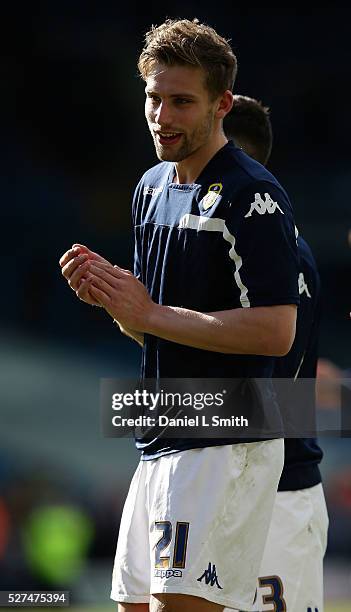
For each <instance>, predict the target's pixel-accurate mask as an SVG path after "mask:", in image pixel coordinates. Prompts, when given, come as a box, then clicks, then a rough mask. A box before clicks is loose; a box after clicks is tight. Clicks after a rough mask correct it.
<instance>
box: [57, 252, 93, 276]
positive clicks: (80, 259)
mask: <svg viewBox="0 0 351 612" xmlns="http://www.w3.org/2000/svg"><path fill="white" fill-rule="evenodd" d="M87 260H88V255H78V256H77V257H73V259H70V260H69V261H68V263H66V265H65V266H63V268H62V270H61V272H62V275H63V276H64V277H65V278H66V279H67V280H68V279H69V278H70V277H71V276H72V274H73V272H74V271H75V269H76V268H78V266H80V265H81V264H82V263H84V262H85V261H87Z"/></svg>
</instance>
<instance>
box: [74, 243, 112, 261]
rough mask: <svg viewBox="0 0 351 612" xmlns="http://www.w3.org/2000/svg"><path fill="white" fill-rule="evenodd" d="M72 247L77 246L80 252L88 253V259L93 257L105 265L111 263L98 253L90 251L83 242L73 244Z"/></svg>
mask: <svg viewBox="0 0 351 612" xmlns="http://www.w3.org/2000/svg"><path fill="white" fill-rule="evenodd" d="M73 247H75V248H76V247H79V249H80V251H81V252H83V253H86V254H87V255H89V259H93V260H94V261H101V262H104V263H105V264H107V265H111V264H110V262H109V261H108V260H107V259H105V257H102V256H101V255H99V253H95V252H94V251H91V250H90V249H88V247H87V246H85V244H74V245H73Z"/></svg>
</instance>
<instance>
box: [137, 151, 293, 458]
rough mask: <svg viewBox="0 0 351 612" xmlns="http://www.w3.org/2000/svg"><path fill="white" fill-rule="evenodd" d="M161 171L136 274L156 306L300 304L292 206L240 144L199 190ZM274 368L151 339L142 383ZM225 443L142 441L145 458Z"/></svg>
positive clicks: (254, 358)
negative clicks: (147, 380)
mask: <svg viewBox="0 0 351 612" xmlns="http://www.w3.org/2000/svg"><path fill="white" fill-rule="evenodd" d="M174 175H175V166H174V164H173V163H171V162H162V163H160V164H158V165H156V166H155V167H153V168H151V169H150V170H148V171H147V172H146V173H145V174H144V176H143V177H142V179H141V181H140V182H139V184H138V186H137V188H136V191H135V196H134V202H133V223H134V228H135V266H134V273H135V275H136V276H137V277H138V278H139V279H140V280H141V282H142V283H143V284H144V285H145V286H146V288H147V289H148V291H149V293H150V295H151V297H152V299H153V300H154V301H155V302H157V303H159V304H164V305H169V306H179V307H183V308H188V309H191V310H195V311H199V312H208V313H209V312H215V311H220V310H228V309H233V308H250V307H254V306H271V305H281V304H298V303H299V293H298V257H297V245H296V237H295V229H294V220H293V212H292V207H291V204H290V201H289V198H288V196H287V194H286V192H285V191H284V189H283V188H282V187H281V185H280V184H279V183H278V181H277V180H276V179H275V177H274V176H273V175H272V174H271V173H270V172H268V170H266V169H265V168H264V167H263V166H262V165H261V164H259V163H257V162H255V161H254V160H253V159H251V158H250V157H249V156H247V155H246V154H245V153H244V152H243V151H242V150H241V149H239V148H237V147H235V145H234V144H233V142H231V141H230V142H229V143H227V144H226V145H225V146H224V147H222V148H221V149H220V150H219V151H218V152H217V153H216V155H214V157H213V158H212V159H211V160H210V161H209V163H208V164H207V166H206V167H205V168H204V169H203V171H202V172H201V174H200V176H199V177H198V178H197V180H196V183H193V184H177V183H174V182H173V179H174ZM273 366H274V358H273V357H266V356H261V355H238V354H224V353H217V352H213V351H205V350H200V349H196V348H192V347H188V346H184V345H181V344H177V343H175V342H169V341H167V340H163V339H160V338H158V337H155V336H152V335H148V334H145V337H144V347H143V354H142V372H141V374H142V377H143V378H156V379H159V378H241V377H257V378H259V377H262V378H268V377H271V376H272V373H273ZM233 442H243V439H233V440H232V439H228V438H227V439H226V440H221V441H218V440H203V441H201V440H185V439H183V440H164V441H161V440H152V441H149V442H145V441H141V440H139V441H138V440H137V446H138V448H140V449H142V450H143V457H144V458H151V457H155V456H159V455H161V454H164V453H168V452H175V451H178V450H184V449H186V448H195V447H199V446H201V445H203V446H210V445H216V444H219V443H220V444H230V443H233Z"/></svg>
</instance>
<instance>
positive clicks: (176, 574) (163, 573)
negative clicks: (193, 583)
mask: <svg viewBox="0 0 351 612" xmlns="http://www.w3.org/2000/svg"><path fill="white" fill-rule="evenodd" d="M154 576H155V578H171V577H172V578H181V577H182V576H183V572H182V571H181V570H177V569H156V570H155V573H154Z"/></svg>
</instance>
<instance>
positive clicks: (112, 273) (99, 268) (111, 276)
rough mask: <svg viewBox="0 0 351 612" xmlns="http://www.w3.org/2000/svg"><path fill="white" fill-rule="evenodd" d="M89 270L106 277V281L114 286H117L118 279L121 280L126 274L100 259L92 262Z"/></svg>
mask: <svg viewBox="0 0 351 612" xmlns="http://www.w3.org/2000/svg"><path fill="white" fill-rule="evenodd" d="M89 270H90V271H91V272H92V273H93V274H96V275H97V276H99V277H100V278H103V279H105V281H106V282H107V283H110V284H111V286H112V287H114V286H115V282H116V280H119V279H121V278H123V276H124V275H123V274H122V273H121V272H120V271H119V270H116V269H115V268H113V267H112V266H111V265H106V264H104V263H101V262H99V261H94V262H90V263H89Z"/></svg>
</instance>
